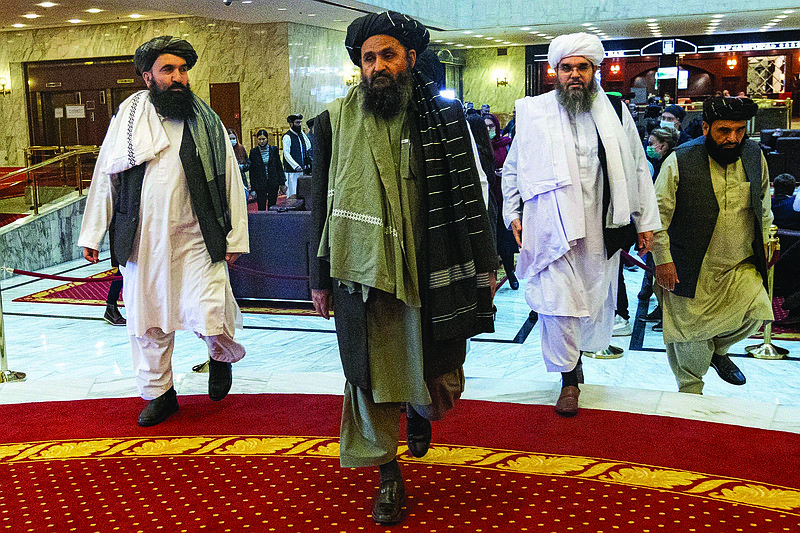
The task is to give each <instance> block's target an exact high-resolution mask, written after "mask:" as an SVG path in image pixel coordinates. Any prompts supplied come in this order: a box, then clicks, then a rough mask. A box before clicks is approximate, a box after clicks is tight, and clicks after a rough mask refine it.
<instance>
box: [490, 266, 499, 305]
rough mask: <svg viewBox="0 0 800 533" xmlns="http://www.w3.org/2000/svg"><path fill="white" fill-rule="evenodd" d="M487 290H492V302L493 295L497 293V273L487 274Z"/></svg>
mask: <svg viewBox="0 0 800 533" xmlns="http://www.w3.org/2000/svg"><path fill="white" fill-rule="evenodd" d="M489 288H490V289H491V290H492V299H493V300H494V293H495V292H497V271H492V272H489Z"/></svg>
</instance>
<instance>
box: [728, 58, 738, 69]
mask: <svg viewBox="0 0 800 533" xmlns="http://www.w3.org/2000/svg"><path fill="white" fill-rule="evenodd" d="M736 63H737V61H736V58H735V57H732V58H730V59H729V60H728V61H727V64H728V68H729V69H731V70H733V69H735V68H736Z"/></svg>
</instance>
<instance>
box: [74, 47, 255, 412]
mask: <svg viewBox="0 0 800 533" xmlns="http://www.w3.org/2000/svg"><path fill="white" fill-rule="evenodd" d="M196 62H197V53H196V52H195V50H194V48H192V45H191V44H189V43H188V42H187V41H185V40H183V39H178V38H176V37H171V36H162V37H156V38H154V39H152V40H150V41H148V42H146V43H144V44H143V45H141V46H140V47H139V48H138V49H137V50H136V53H135V55H134V58H133V64H134V66H135V68H136V73H137V74H138V75H140V76H142V78H144V81H145V83H146V84H147V87H148V90H146V91H139V92H137V93H135V94H134V95H132V96H131V97H130V98H128V99H126V100H125V101H124V102H122V104H120V107H119V112H118V113H117V115H116V116H115V117H114V118H113V119H112V121H111V124H110V126H109V128H108V133H107V134H106V138H105V140H104V141H103V147H102V148H101V150H100V155H99V157H98V159H97V164H96V165H95V170H94V175H93V176H92V185H91V187H90V188H89V194H88V198H87V200H86V210H85V212H84V214H83V225H82V226H81V234H80V238H79V240H78V245H79V246H83V255H84V257H85V258H86V259H87V260H88V261H89V262H92V263H96V262H97V261H98V250H99V248H100V245H101V243H102V241H103V237H104V236H105V234H106V232H109V233H112V232H113V235H114V239H112V243H113V245H112V250H111V253H112V254H113V255H114V257H115V258H116V260H117V261H119V265H120V270H121V271H122V272H123V273H124V276H125V284H124V287H123V299H124V301H125V306H126V309H127V315H128V323H127V327H128V334H129V335H130V340H131V352H132V354H133V368H134V373H135V375H136V384H137V386H138V389H139V393H140V394H141V395H142V397H143V398H145V399H147V400H150V401H149V402H148V404H147V406H146V407H145V408H144V409H143V410H142V412H141V413H140V414H139V418H138V423H139V425H140V426H152V425H155V424H159V423H161V422H163V421H164V420H166V419H167V418H168V417H169V416H170V415H172V414H173V413H175V412H176V411H177V410H178V400H177V397H176V393H175V388H174V387H173V381H172V351H173V345H174V339H175V331H176V330H189V331H193V332H195V334H196V335H197V336H198V337H200V338H201V339H203V340H204V341H205V342H206V344H207V345H208V352H209V355H210V362H209V377H208V395H209V397H210V398H211V399H212V400H215V401H218V400H221V399H223V398H224V397H225V396H226V395H227V394H228V391H229V390H230V388H231V383H232V373H231V363H232V362H235V361H238V360H239V359H241V358H242V357H244V354H245V349H244V347H243V346H242V345H240V344H239V343H237V342H235V341H234V340H233V335H234V331H235V328H236V327H237V326H238V327H241V324H242V316H241V313H240V312H239V307H238V305H237V304H236V300H235V299H234V297H233V292H232V291H231V287H230V283H229V281H228V268H227V265H228V264H229V263H233V262H234V261H236V259H237V258H238V257H239V255H240V254H242V253H247V252H248V251H249V244H248V243H249V241H248V234H247V207H246V205H245V200H244V189H243V185H242V180H241V177H240V174H239V167H238V163H237V160H236V156H235V154H234V152H233V148H232V146H231V144H230V142H229V141H228V136H227V134H226V132H225V129H224V127H223V126H222V122H221V121H220V119H219V117H218V116H217V115H216V113H214V111H212V110H211V108H210V107H209V106H208V105H207V104H206V103H205V102H203V101H202V100H200V99H199V98H198V97H197V96H195V95H194V94H193V93H192V92H191V90H190V88H189V74H188V71H189V70H190V69H191V68H192V67H193V66H194V64H195V63H196Z"/></svg>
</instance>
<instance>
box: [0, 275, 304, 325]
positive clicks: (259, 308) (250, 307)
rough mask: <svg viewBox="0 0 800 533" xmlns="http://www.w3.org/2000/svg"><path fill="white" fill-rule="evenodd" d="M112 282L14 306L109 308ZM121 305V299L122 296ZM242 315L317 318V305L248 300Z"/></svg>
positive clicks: (39, 295) (66, 288)
mask: <svg viewBox="0 0 800 533" xmlns="http://www.w3.org/2000/svg"><path fill="white" fill-rule="evenodd" d="M110 275H112V270H107V271H105V272H101V273H99V274H95V275H94V276H91V277H92V278H104V277H107V276H110ZM110 285H111V282H110V281H104V282H99V283H84V282H73V283H65V284H64V285H59V286H57V287H53V288H52V289H47V290H44V291H39V292H35V293H33V294H29V295H27V296H21V297H19V298H15V299H14V301H15V302H33V303H58V304H76V305H102V306H104V305H106V295H107V294H108V288H109V286H110ZM120 304H122V295H120ZM240 307H241V309H242V313H253V314H262V315H292V316H317V313H316V312H315V311H314V305H313V304H312V303H311V302H295V301H291V302H289V301H279V300H275V301H272V300H246V301H242V302H240Z"/></svg>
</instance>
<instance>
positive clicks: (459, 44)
mask: <svg viewBox="0 0 800 533" xmlns="http://www.w3.org/2000/svg"><path fill="white" fill-rule="evenodd" d="M456 46H464V45H463V44H461V43H458V44H457V45H456Z"/></svg>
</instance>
